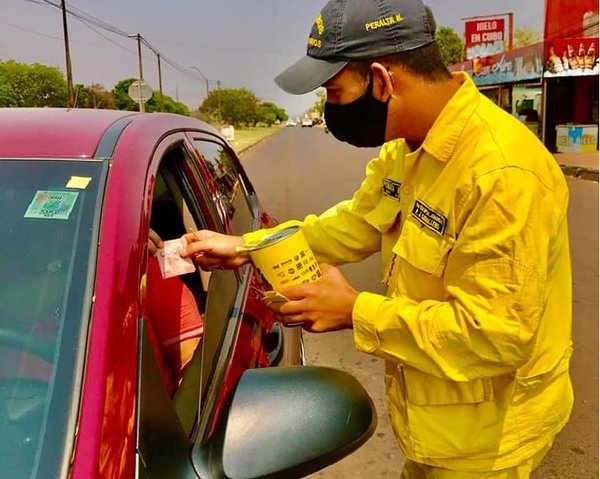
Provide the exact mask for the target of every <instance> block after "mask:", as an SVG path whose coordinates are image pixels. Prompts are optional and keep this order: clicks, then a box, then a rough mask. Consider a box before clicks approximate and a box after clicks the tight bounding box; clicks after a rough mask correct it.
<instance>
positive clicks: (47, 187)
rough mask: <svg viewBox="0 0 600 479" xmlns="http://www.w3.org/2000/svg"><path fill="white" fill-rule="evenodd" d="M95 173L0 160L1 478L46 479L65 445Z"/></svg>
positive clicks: (84, 299) (88, 274) (87, 301)
mask: <svg viewBox="0 0 600 479" xmlns="http://www.w3.org/2000/svg"><path fill="white" fill-rule="evenodd" d="M105 174H106V165H104V164H103V163H102V162H99V161H93V160H85V161H67V160H55V161H45V160H21V161H16V160H15V161H12V160H11V161H7V160H2V161H0V218H1V219H2V221H0V264H1V265H2V275H0V451H1V453H0V471H2V472H0V475H1V476H2V477H37V476H36V474H38V472H37V471H43V472H40V473H39V475H40V476H41V475H43V476H44V477H55V476H57V475H58V471H57V468H58V467H59V463H60V461H61V460H62V455H63V454H64V453H65V452H64V451H65V448H69V447H71V442H72V441H71V440H72V438H73V437H74V433H75V431H74V426H73V428H72V430H71V429H70V427H69V424H74V423H75V419H74V418H73V417H71V416H70V414H71V413H72V411H71V410H70V409H69V408H70V405H71V404H76V403H78V396H79V391H80V388H79V386H78V383H79V381H80V380H81V371H82V362H83V356H84V349H85V346H84V345H85V332H86V331H87V327H88V320H89V311H90V307H91V306H90V305H91V296H92V293H91V291H92V288H91V281H92V280H91V279H90V278H92V277H93V275H92V273H93V272H92V271H90V269H92V268H93V267H94V265H95V251H96V250H95V245H96V244H97V228H98V221H99V214H98V205H99V202H100V197H101V192H102V189H103V186H102V184H103V182H104V178H105ZM57 438H64V442H62V440H61V441H58V442H57ZM69 438H70V439H71V440H69Z"/></svg>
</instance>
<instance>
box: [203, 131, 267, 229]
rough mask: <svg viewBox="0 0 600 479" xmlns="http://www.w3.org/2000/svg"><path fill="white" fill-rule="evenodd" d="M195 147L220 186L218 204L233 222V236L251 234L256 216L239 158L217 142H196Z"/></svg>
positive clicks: (231, 223)
mask: <svg viewBox="0 0 600 479" xmlns="http://www.w3.org/2000/svg"><path fill="white" fill-rule="evenodd" d="M193 143H194V147H195V148H196V150H197V151H198V153H199V154H200V157H201V159H202V161H203V162H204V163H205V164H206V166H207V168H208V169H209V171H210V172H211V174H212V177H213V178H214V181H215V183H216V185H217V189H218V193H217V198H216V199H217V203H218V204H219V206H220V208H221V211H222V212H223V213H224V215H225V216H226V219H227V220H228V221H229V222H230V229H231V231H230V232H231V233H234V234H242V233H247V232H248V231H251V230H252V228H253V226H255V224H254V219H255V218H256V216H257V215H256V211H255V210H254V209H253V205H252V203H251V202H250V196H251V195H250V192H249V191H248V186H249V185H248V184H247V182H244V178H245V175H244V173H243V170H242V168H241V167H240V165H239V163H238V160H237V158H236V157H235V155H234V154H233V153H232V152H231V151H230V150H228V149H227V147H226V146H225V145H224V144H223V143H220V142H218V141H216V140H212V139H200V138H195V139H194V142H193Z"/></svg>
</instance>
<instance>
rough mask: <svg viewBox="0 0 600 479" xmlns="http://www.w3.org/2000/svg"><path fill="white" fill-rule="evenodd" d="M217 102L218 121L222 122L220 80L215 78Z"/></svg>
mask: <svg viewBox="0 0 600 479" xmlns="http://www.w3.org/2000/svg"><path fill="white" fill-rule="evenodd" d="M217 103H218V105H219V123H222V122H223V112H222V111H221V80H217Z"/></svg>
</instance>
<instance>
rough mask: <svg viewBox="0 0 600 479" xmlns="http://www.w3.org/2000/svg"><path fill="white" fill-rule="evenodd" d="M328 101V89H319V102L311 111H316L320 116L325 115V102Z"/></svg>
mask: <svg viewBox="0 0 600 479" xmlns="http://www.w3.org/2000/svg"><path fill="white" fill-rule="evenodd" d="M326 102H327V91H326V90H318V91H317V102H316V103H315V104H314V105H313V107H312V109H311V111H314V112H315V113H316V114H317V115H318V116H319V118H321V117H322V116H323V114H324V113H325V103H326Z"/></svg>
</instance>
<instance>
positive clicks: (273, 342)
mask: <svg viewBox="0 0 600 479" xmlns="http://www.w3.org/2000/svg"><path fill="white" fill-rule="evenodd" d="M266 345H267V351H268V355H267V359H268V361H269V364H270V365H271V366H272V365H274V364H277V363H279V361H281V357H282V355H283V348H284V346H283V326H282V325H281V323H280V322H275V323H273V326H271V330H270V331H269V333H268V335H267V341H266Z"/></svg>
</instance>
